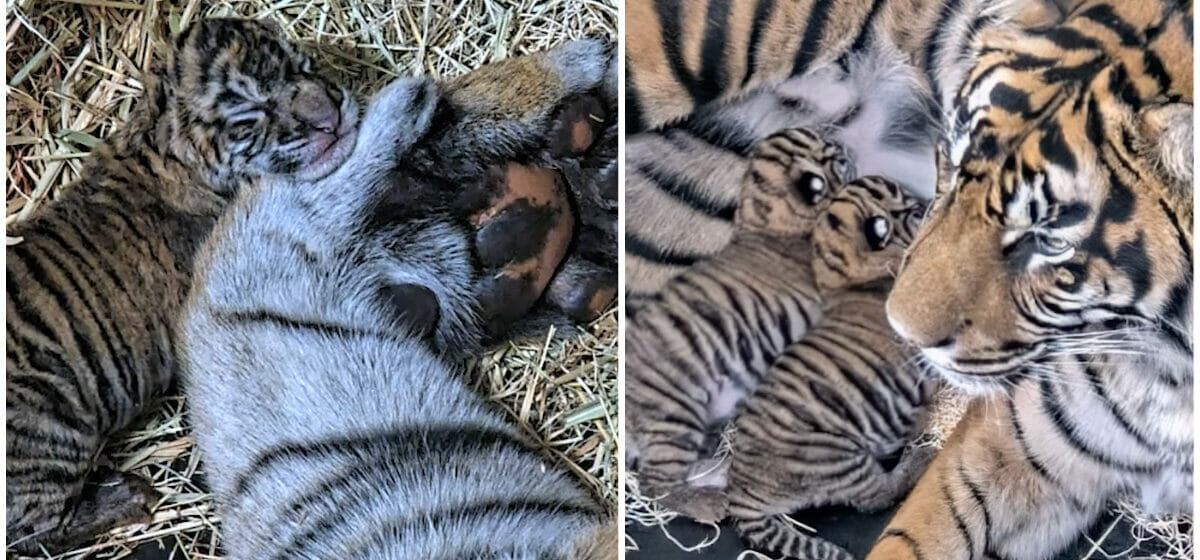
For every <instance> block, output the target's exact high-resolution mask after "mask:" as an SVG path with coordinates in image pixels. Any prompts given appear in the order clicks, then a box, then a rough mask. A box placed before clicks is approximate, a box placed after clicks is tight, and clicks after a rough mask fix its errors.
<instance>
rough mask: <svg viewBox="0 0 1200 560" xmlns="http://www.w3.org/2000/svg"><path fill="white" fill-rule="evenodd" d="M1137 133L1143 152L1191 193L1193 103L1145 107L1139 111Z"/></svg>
mask: <svg viewBox="0 0 1200 560" xmlns="http://www.w3.org/2000/svg"><path fill="white" fill-rule="evenodd" d="M1136 124H1137V126H1138V136H1139V137H1140V140H1141V143H1140V144H1141V149H1142V151H1143V153H1144V155H1146V156H1148V157H1149V158H1150V159H1151V160H1152V161H1153V162H1154V167H1155V170H1156V171H1158V173H1159V174H1160V175H1161V176H1162V177H1163V178H1164V179H1166V180H1167V181H1168V184H1169V185H1170V186H1171V187H1173V188H1175V189H1178V190H1177V191H1176V192H1175V194H1178V195H1181V196H1186V197H1188V198H1191V196H1192V192H1191V190H1192V177H1193V175H1192V138H1193V130H1192V129H1193V123H1192V104H1190V103H1162V104H1157V105H1151V106H1148V107H1145V108H1143V109H1142V110H1141V111H1140V112H1139V113H1138V115H1137V122H1136Z"/></svg>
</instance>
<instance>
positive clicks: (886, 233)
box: [863, 216, 892, 251]
mask: <svg viewBox="0 0 1200 560" xmlns="http://www.w3.org/2000/svg"><path fill="white" fill-rule="evenodd" d="M863 235H865V236H866V238H867V246H868V247H870V248H871V250H872V251H880V250H883V248H884V247H887V244H888V241H889V240H890V239H891V238H892V223H891V222H889V221H888V219H887V218H884V217H882V216H871V217H870V218H867V219H866V221H864V222H863Z"/></svg>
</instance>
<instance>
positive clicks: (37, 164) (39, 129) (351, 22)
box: [5, 0, 618, 560]
mask: <svg viewBox="0 0 1200 560" xmlns="http://www.w3.org/2000/svg"><path fill="white" fill-rule="evenodd" d="M7 7H8V12H7V18H6V36H5V40H6V47H7V52H8V56H7V57H6V59H5V74H6V76H7V80H8V86H9V87H8V98H7V101H8V102H7V113H6V116H7V121H6V122H7V137H6V140H7V142H6V148H5V168H6V170H7V174H8V175H7V179H8V190H7V194H6V201H7V206H6V208H7V209H6V220H7V221H6V223H7V224H11V223H14V222H16V221H19V220H21V219H23V218H25V217H26V216H28V215H29V214H30V213H31V212H33V211H34V210H35V209H36V208H37V207H38V206H39V205H40V204H42V203H44V202H45V201H47V200H51V199H53V198H54V197H55V196H57V194H58V193H59V192H61V190H62V188H63V187H65V186H67V185H69V184H70V183H71V182H72V181H74V180H75V179H76V178H78V177H79V173H80V170H81V168H82V165H83V163H84V161H85V160H86V158H87V157H88V156H89V155H90V150H91V149H92V147H93V146H95V145H96V144H97V143H98V142H99V141H100V139H102V138H105V137H107V136H108V135H109V134H110V133H111V132H112V130H113V128H114V127H116V126H118V125H120V124H121V123H123V122H125V121H126V120H127V119H128V116H129V114H130V111H131V110H132V108H133V106H134V103H135V102H136V101H137V99H138V98H139V97H140V95H141V92H142V85H141V82H140V80H139V76H140V70H141V69H143V68H147V67H149V64H150V62H151V61H152V60H154V58H155V57H156V56H157V53H158V52H161V51H160V50H159V49H160V48H161V47H160V45H162V44H163V42H164V41H165V39H164V38H166V37H170V36H172V35H173V34H174V33H177V32H178V31H179V30H180V29H182V28H184V27H186V26H187V25H188V24H189V23H191V22H192V21H195V20H196V19H199V18H204V17H216V16H233V15H239V16H249V17H257V18H267V19H271V20H274V21H275V22H277V23H279V24H280V26H281V27H282V28H283V29H284V30H285V32H286V33H287V34H288V36H289V37H290V38H291V39H292V40H293V41H295V42H296V43H298V44H299V45H301V47H302V48H304V49H305V50H306V51H307V52H309V53H311V54H312V55H313V56H314V58H315V59H316V60H317V61H318V62H319V63H320V64H322V65H324V66H325V67H326V68H328V69H329V71H330V73H331V77H333V78H335V79H337V80H339V81H340V82H341V83H344V84H347V85H348V86H350V87H351V89H353V90H354V91H355V93H357V94H360V95H366V94H368V93H369V92H372V91H374V90H375V89H377V88H378V87H379V86H381V85H382V84H383V83H385V82H387V81H388V80H390V79H392V78H393V77H396V76H402V75H424V76H433V77H439V78H446V77H450V76H455V75H459V74H462V73H465V72H467V71H468V70H470V69H473V68H477V67H479V66H480V65H482V64H485V63H488V62H492V61H496V60H501V59H503V58H506V57H510V56H515V55H519V54H526V53H530V52H535V51H539V50H544V49H546V48H549V47H551V46H554V45H556V44H558V43H561V42H562V41H564V40H565V39H567V38H577V37H582V36H601V37H607V38H610V39H613V38H615V37H616V22H617V11H618V1H617V0H538V1H534V0H504V1H502V0H471V1H463V2H460V1H450V0H444V1H427V2H426V1H401V0H388V1H365V2H356V1H350V0H341V1H332V2H313V1H310V0H244V1H235V0H221V1H216V2H201V1H199V0H175V1H170V2H160V1H155V0H125V1H122V0H59V1H50V0H14V1H10V2H8V3H7ZM7 242H8V243H12V242H14V240H11V239H9V240H8V241H7ZM579 331H580V332H579V333H578V334H572V335H570V336H561V335H560V336H555V337H553V338H550V337H547V338H544V339H538V340H527V341H517V342H513V343H512V344H510V345H508V346H505V347H504V348H501V349H499V350H497V351H495V352H493V353H491V354H489V355H487V356H484V357H482V358H481V359H479V360H476V363H475V364H474V366H473V368H472V369H471V372H472V379H473V380H474V381H475V384H476V386H477V387H479V388H480V391H481V392H482V393H483V394H484V395H485V396H487V397H488V399H489V400H491V401H492V402H495V403H496V404H497V405H498V406H499V407H500V408H502V409H503V410H504V411H505V412H506V413H508V414H509V415H511V416H512V417H513V419H514V421H516V422H517V423H518V424H519V425H520V426H521V427H522V429H523V430H524V431H525V432H526V433H527V434H528V435H529V436H530V439H531V440H533V441H534V442H536V443H539V444H542V445H544V446H545V449H546V454H547V456H548V457H549V458H550V459H551V460H552V461H554V462H555V463H557V464H559V465H562V466H563V467H565V468H567V469H569V470H570V471H571V472H572V473H574V474H575V475H577V476H578V477H579V478H580V479H581V480H582V481H583V483H584V484H585V486H587V487H588V488H589V489H590V490H591V491H592V492H593V493H594V494H595V495H596V496H597V497H598V498H599V499H601V500H602V501H603V503H604V504H606V506H608V507H609V509H610V510H615V503H616V497H617V493H618V487H617V463H616V461H617V457H616V441H617V427H616V426H617V422H616V417H617V416H616V414H617V413H616V410H617V408H616V406H617V389H616V379H617V358H616V339H617V328H616V315H615V312H610V313H609V314H607V315H605V316H604V317H602V318H601V319H600V320H598V321H597V322H595V323H593V324H592V325H590V326H588V327H585V328H581V329H579ZM185 409H186V405H185V403H184V401H183V399H182V398H179V397H172V398H168V399H165V400H164V401H163V403H162V406H161V407H160V408H158V409H157V410H155V411H154V412H152V413H151V414H148V415H147V417H146V418H145V419H144V420H143V421H141V422H139V423H138V424H135V425H134V426H133V427H132V428H130V429H128V430H126V431H125V432H124V433H123V434H122V435H121V436H120V437H119V439H117V440H116V441H114V442H112V443H111V444H110V446H109V449H108V450H106V452H105V454H106V455H109V456H111V457H113V459H114V463H116V466H117V467H118V468H119V469H121V470H128V471H133V472H136V473H139V474H141V475H143V476H145V477H146V478H147V479H148V480H151V481H152V482H153V484H154V487H155V488H156V489H157V490H158V491H159V492H160V493H161V494H162V499H161V501H160V503H159V504H158V506H157V507H156V508H155V511H154V514H153V518H152V519H151V521H150V523H149V524H146V525H142V526H132V527H126V528H122V529H117V530H114V531H113V532H111V533H110V534H108V535H104V536H102V537H101V538H99V539H98V540H97V541H96V542H95V543H92V544H90V545H88V546H86V547H83V548H80V549H78V550H75V551H71V552H68V553H65V554H61V555H58V556H53V557H52V556H49V555H44V556H41V557H39V558H55V559H72V560H74V559H82V558H103V559H120V558H127V557H130V556H131V555H133V554H134V549H136V548H137V547H138V546H150V547H153V546H156V545H155V544H153V543H155V542H157V543H159V544H158V546H164V547H166V548H170V549H178V550H180V551H182V552H183V554H184V555H185V556H186V557H187V558H193V559H206V558H220V552H219V550H218V545H219V530H218V525H219V519H218V517H217V516H216V513H215V511H214V510H213V506H212V499H211V496H210V495H209V494H208V493H207V491H206V490H205V489H204V484H203V472H202V471H203V464H202V463H201V462H200V457H199V456H198V455H197V454H195V453H194V452H193V442H192V438H191V436H190V434H189V428H188V425H187V422H186V417H185V414H184V412H185ZM144 553H145V551H144V550H143V551H139V557H143V558H144V557H145V556H144ZM163 556H164V557H166V554H165V551H164V554H163Z"/></svg>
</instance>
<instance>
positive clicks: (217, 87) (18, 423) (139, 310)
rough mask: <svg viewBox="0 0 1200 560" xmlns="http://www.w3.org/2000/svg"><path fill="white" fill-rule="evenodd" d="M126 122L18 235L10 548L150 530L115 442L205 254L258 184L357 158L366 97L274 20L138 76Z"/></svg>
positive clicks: (177, 47)
mask: <svg viewBox="0 0 1200 560" xmlns="http://www.w3.org/2000/svg"><path fill="white" fill-rule="evenodd" d="M143 83H144V87H145V94H144V96H143V99H142V100H141V102H139V103H138V104H137V106H136V109H135V111H134V114H133V116H132V118H131V120H130V122H128V123H126V124H125V125H123V126H122V127H120V128H119V129H118V130H117V131H116V132H114V134H113V135H112V137H111V138H109V139H108V140H107V141H106V142H105V143H104V144H102V145H100V146H98V147H97V148H96V149H95V150H94V152H93V157H91V158H90V159H89V160H88V161H87V163H86V164H85V166H84V169H83V173H82V176H83V177H82V179H81V180H80V181H79V182H77V183H76V184H74V185H72V186H70V187H68V188H67V189H66V190H64V192H63V193H62V195H61V197H60V198H59V199H57V200H55V201H53V202H51V203H48V204H46V205H44V206H43V207H41V208H38V209H37V211H36V212H35V213H34V214H33V215H32V216H30V217H29V218H28V219H27V220H24V221H22V222H20V223H17V224H16V225H14V226H12V227H10V228H9V229H8V232H7V233H8V235H9V236H13V237H20V238H23V241H22V242H20V243H19V244H17V245H11V246H8V247H7V248H6V255H7V265H6V272H7V275H8V290H7V292H6V294H7V295H6V299H5V303H6V306H7V312H6V315H5V325H6V336H5V343H6V344H5V345H6V362H5V365H6V368H7V376H6V378H7V382H6V387H7V393H6V397H5V402H6V405H7V413H6V418H7V421H6V430H7V431H6V434H7V438H8V443H7V446H6V459H7V462H6V467H5V471H6V481H7V490H6V492H5V502H6V505H7V516H6V528H7V534H8V545H9V548H10V549H12V550H14V551H19V552H24V553H36V552H39V551H40V550H41V549H42V548H44V549H46V550H50V551H56V550H61V549H64V548H66V547H69V546H71V545H73V544H76V543H78V542H79V541H81V540H83V539H86V538H88V537H91V536H93V535H95V534H97V533H100V532H102V531H105V530H107V529H109V528H111V527H114V526H117V525H120V524H124V523H127V522H131V521H135V520H139V519H145V518H146V516H147V512H148V507H150V506H151V505H153V503H154V502H155V499H156V495H155V494H154V492H152V491H150V489H149V487H148V485H147V484H146V483H145V482H143V481H141V480H140V479H138V478H136V477H133V476H131V475H127V474H123V473H115V472H111V471H109V470H108V469H96V466H97V455H98V453H99V452H100V450H101V448H102V447H103V445H104V442H105V439H106V438H108V437H109V436H110V435H112V434H113V433H114V432H116V431H118V430H120V429H121V428H123V427H124V426H126V425H127V424H129V422H130V421H131V420H133V419H134V418H136V417H138V416H139V415H140V414H142V413H143V412H144V411H145V410H146V408H147V406H149V405H150V403H152V402H153V400H154V398H155V397H156V396H158V395H160V394H162V393H163V392H164V391H165V390H166V388H167V387H168V385H169V384H170V383H171V382H172V379H173V378H174V374H175V371H176V368H177V359H176V356H175V353H174V349H173V348H174V343H175V340H176V337H175V333H174V330H173V329H174V325H175V319H176V317H177V316H178V314H179V312H180V310H181V307H182V305H183V301H184V297H185V294H186V293H187V290H188V285H189V275H190V273H191V270H192V267H193V259H194V255H195V252H196V251H197V249H198V247H199V246H200V244H201V243H202V242H203V240H204V239H205V237H206V236H207V235H208V234H209V232H210V230H211V229H212V227H213V225H214V224H215V223H216V220H217V217H218V216H219V215H220V213H221V212H222V210H223V209H224V208H225V206H226V205H227V203H228V201H229V200H230V199H231V198H232V197H233V196H234V195H235V194H236V193H237V192H238V191H239V190H241V189H242V188H243V186H244V185H245V184H246V183H248V182H250V181H252V180H254V179H255V178H257V177H260V176H294V177H297V178H302V179H317V178H320V177H323V176H325V175H326V174H328V173H329V172H331V171H332V170H333V169H334V168H336V167H337V166H338V165H340V164H341V162H342V161H343V160H344V159H345V158H346V157H347V155H348V154H349V152H350V148H351V147H352V140H351V138H352V136H353V132H354V130H355V127H356V123H357V119H358V116H357V108H356V103H355V101H354V100H353V99H352V98H351V96H350V95H348V93H347V92H346V91H345V90H343V89H342V88H340V87H337V86H335V85H334V84H332V83H330V82H329V81H327V80H325V79H324V78H322V77H320V76H318V75H317V74H315V73H314V68H313V64H312V62H311V60H310V59H309V58H308V57H307V56H305V55H304V54H302V53H300V52H299V51H297V50H296V49H294V48H293V47H292V46H291V45H290V44H288V42H287V41H285V40H284V39H283V38H282V36H281V34H280V33H279V32H278V30H277V29H276V28H274V27H272V26H270V25H268V24H264V23H259V22H254V21H241V20H229V19H213V20H207V21H201V22H198V23H196V24H194V25H192V26H190V27H189V28H188V29H186V30H185V31H183V33H182V34H181V35H180V36H179V37H178V38H177V40H176V41H175V43H174V46H173V49H172V50H170V52H168V53H166V57H165V60H164V61H162V62H160V63H158V64H156V65H155V67H154V68H152V69H150V70H149V72H147V73H146V74H145V75H144V79H143Z"/></svg>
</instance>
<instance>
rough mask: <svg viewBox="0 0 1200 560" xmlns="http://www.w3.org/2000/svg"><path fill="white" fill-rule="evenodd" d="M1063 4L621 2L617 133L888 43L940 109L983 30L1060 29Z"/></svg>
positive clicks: (1034, 0) (979, 0) (977, 0)
mask: <svg viewBox="0 0 1200 560" xmlns="http://www.w3.org/2000/svg"><path fill="white" fill-rule="evenodd" d="M1071 3H1073V2H1072V0H1027V1H1023V2H1018V1H1013V0H838V1H832V0H706V1H699V2H698V1H687V2H684V1H681V0H630V1H629V2H626V7H625V9H626V12H625V13H626V17H625V21H626V22H627V23H626V33H625V35H626V37H628V44H627V46H626V65H625V71H626V80H625V100H626V113H625V122H626V133H628V134H633V133H636V132H641V131H644V130H648V129H652V128H656V127H659V126H662V125H664V124H667V123H670V122H673V121H677V120H679V119H682V118H684V117H686V116H687V115H689V114H691V113H692V112H693V111H694V110H696V109H698V108H700V107H702V106H703V105H705V104H706V103H709V102H713V101H715V102H727V101H730V100H733V99H736V98H738V97H740V96H742V95H743V94H745V93H747V92H751V91H755V90H757V89H760V88H762V87H764V86H773V85H776V84H779V83H780V82H782V81H784V80H786V79H787V78H789V77H792V76H799V75H802V74H806V73H809V72H811V71H813V70H817V69H819V68H821V67H823V66H827V65H830V64H835V65H843V66H844V64H845V62H846V57H847V56H848V55H850V54H851V53H856V52H859V51H862V50H863V49H864V48H865V47H866V46H868V45H871V44H872V43H879V42H883V43H888V44H890V45H893V46H894V47H895V48H896V49H898V50H899V51H901V52H903V53H904V54H905V55H906V56H907V57H908V59H909V62H910V63H911V64H912V65H913V66H915V67H917V68H919V69H921V70H922V71H923V72H924V74H925V77H926V78H927V80H928V83H929V85H930V89H932V90H933V91H935V92H938V93H939V95H938V101H940V102H946V101H949V100H950V99H951V98H952V97H953V95H954V93H955V91H956V90H957V85H958V83H959V82H960V81H961V78H962V75H963V72H964V71H965V70H966V68H967V67H969V66H970V59H971V49H970V48H969V46H970V44H971V42H972V41H973V40H974V39H975V37H976V35H977V34H978V33H979V32H980V31H981V30H983V29H985V28H988V27H992V26H996V25H1003V24H1005V23H1010V22H1015V23H1018V24H1020V25H1022V26H1034V25H1044V24H1048V23H1053V22H1057V21H1059V19H1060V17H1061V10H1060V6H1064V5H1068V4H1071Z"/></svg>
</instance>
